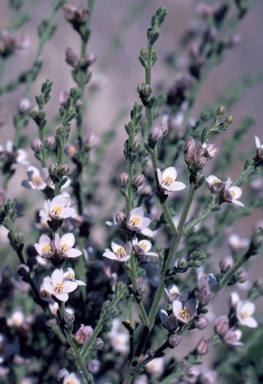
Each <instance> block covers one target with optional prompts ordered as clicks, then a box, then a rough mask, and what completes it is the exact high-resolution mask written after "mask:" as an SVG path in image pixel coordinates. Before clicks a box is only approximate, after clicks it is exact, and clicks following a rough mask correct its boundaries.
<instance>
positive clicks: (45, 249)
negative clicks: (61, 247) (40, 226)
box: [42, 245, 52, 253]
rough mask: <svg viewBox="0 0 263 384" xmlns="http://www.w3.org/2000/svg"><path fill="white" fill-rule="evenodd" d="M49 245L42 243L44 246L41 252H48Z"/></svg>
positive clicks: (49, 249)
mask: <svg viewBox="0 0 263 384" xmlns="http://www.w3.org/2000/svg"><path fill="white" fill-rule="evenodd" d="M51 249H52V248H51V246H50V245H44V247H42V252H43V253H49V252H51Z"/></svg>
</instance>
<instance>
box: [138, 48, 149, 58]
mask: <svg viewBox="0 0 263 384" xmlns="http://www.w3.org/2000/svg"><path fill="white" fill-rule="evenodd" d="M140 54H141V56H144V57H146V56H147V55H148V51H147V49H146V48H142V49H141V52H140Z"/></svg>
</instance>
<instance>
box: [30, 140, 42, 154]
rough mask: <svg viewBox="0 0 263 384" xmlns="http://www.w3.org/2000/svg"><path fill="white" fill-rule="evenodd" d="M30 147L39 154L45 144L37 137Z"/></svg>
mask: <svg viewBox="0 0 263 384" xmlns="http://www.w3.org/2000/svg"><path fill="white" fill-rule="evenodd" d="M30 146H31V148H32V149H33V151H34V152H36V153H39V152H40V151H41V149H42V147H43V144H42V141H41V140H40V139H39V138H37V137H36V138H35V139H33V140H32V141H31V144H30Z"/></svg>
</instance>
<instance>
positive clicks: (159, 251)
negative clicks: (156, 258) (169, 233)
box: [155, 244, 163, 253]
mask: <svg viewBox="0 0 263 384" xmlns="http://www.w3.org/2000/svg"><path fill="white" fill-rule="evenodd" d="M155 249H156V252H158V253H161V252H162V250H163V247H162V246H161V245H160V244H156V246H155Z"/></svg>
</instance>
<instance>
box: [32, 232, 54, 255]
mask: <svg viewBox="0 0 263 384" xmlns="http://www.w3.org/2000/svg"><path fill="white" fill-rule="evenodd" d="M38 241H39V242H38V243H35V244H34V247H35V248H36V251H37V253H38V254H39V255H40V256H42V257H45V258H47V259H50V258H51V257H52V256H53V255H54V253H55V249H54V245H53V241H52V240H51V239H50V238H49V237H48V236H46V235H41V236H40V238H39V240H38Z"/></svg>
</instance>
